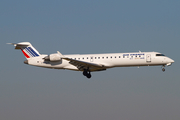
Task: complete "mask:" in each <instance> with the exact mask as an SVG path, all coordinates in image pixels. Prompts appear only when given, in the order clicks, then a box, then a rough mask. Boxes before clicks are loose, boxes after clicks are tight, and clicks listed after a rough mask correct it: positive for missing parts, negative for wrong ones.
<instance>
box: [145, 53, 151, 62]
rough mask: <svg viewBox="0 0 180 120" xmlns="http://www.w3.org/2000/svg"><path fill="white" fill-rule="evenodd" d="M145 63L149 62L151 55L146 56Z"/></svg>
mask: <svg viewBox="0 0 180 120" xmlns="http://www.w3.org/2000/svg"><path fill="white" fill-rule="evenodd" d="M146 62H151V54H147V55H146Z"/></svg>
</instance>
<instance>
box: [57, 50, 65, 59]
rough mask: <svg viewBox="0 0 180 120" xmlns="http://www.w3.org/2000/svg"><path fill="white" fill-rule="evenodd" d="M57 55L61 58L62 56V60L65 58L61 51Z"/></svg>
mask: <svg viewBox="0 0 180 120" xmlns="http://www.w3.org/2000/svg"><path fill="white" fill-rule="evenodd" d="M57 53H58V54H59V56H60V57H61V58H65V57H64V55H62V54H61V53H60V52H59V51H57Z"/></svg>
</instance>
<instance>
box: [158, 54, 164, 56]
mask: <svg viewBox="0 0 180 120" xmlns="http://www.w3.org/2000/svg"><path fill="white" fill-rule="evenodd" d="M156 56H165V55H164V54H156Z"/></svg>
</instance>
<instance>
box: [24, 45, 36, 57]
mask: <svg viewBox="0 0 180 120" xmlns="http://www.w3.org/2000/svg"><path fill="white" fill-rule="evenodd" d="M21 50H22V49H21ZM22 52H23V54H24V56H25V57H26V58H30V57H37V56H39V55H38V54H37V53H36V52H35V51H34V50H33V49H32V48H31V47H26V48H24V49H23V50H22ZM27 53H28V54H27Z"/></svg>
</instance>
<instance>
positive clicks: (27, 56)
mask: <svg viewBox="0 0 180 120" xmlns="http://www.w3.org/2000/svg"><path fill="white" fill-rule="evenodd" d="M21 51H22V52H23V54H24V56H25V57H26V58H30V57H29V55H27V54H26V53H25V52H24V51H23V50H22V49H21Z"/></svg>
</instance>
